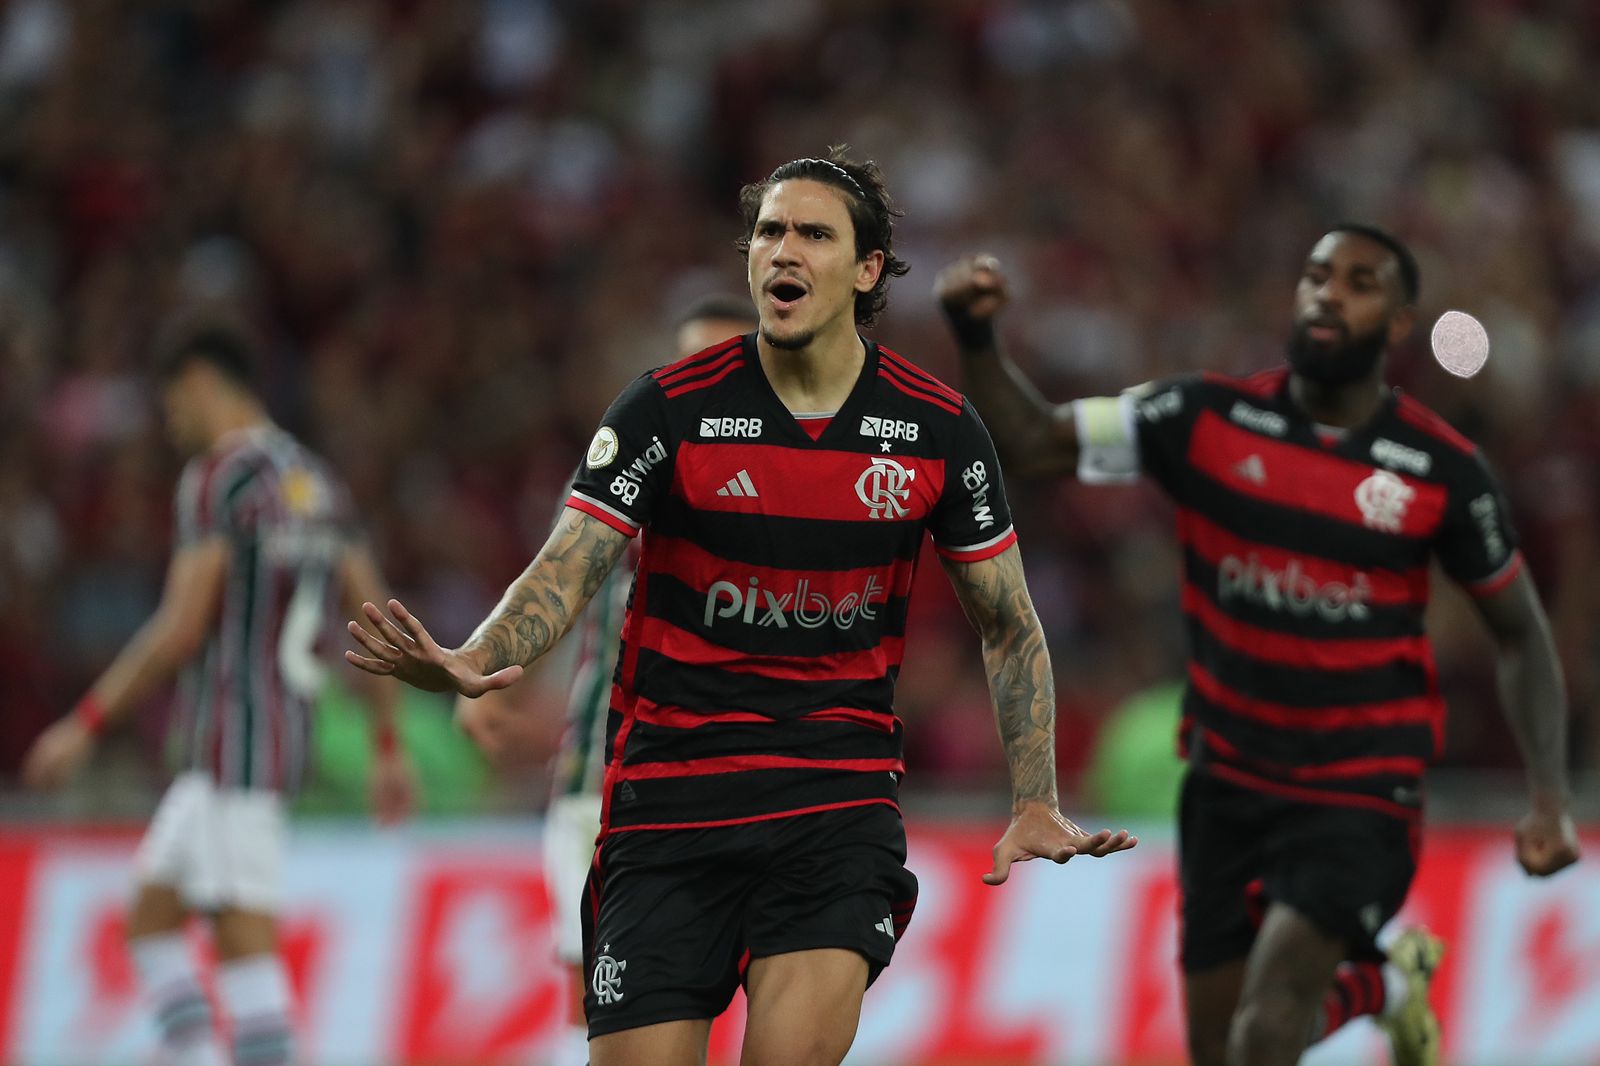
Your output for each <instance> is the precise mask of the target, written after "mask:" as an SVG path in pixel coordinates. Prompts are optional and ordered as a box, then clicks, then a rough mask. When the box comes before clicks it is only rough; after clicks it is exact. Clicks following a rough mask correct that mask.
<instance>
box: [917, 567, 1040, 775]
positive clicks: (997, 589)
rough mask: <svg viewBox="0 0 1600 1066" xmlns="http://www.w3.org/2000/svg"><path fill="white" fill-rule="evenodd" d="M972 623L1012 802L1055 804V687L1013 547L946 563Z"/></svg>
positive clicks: (1037, 622) (1036, 616) (1037, 619)
mask: <svg viewBox="0 0 1600 1066" xmlns="http://www.w3.org/2000/svg"><path fill="white" fill-rule="evenodd" d="M944 567H945V572H946V573H948V574H949V575H950V580H951V583H952V584H954V585H955V589H956V595H957V597H958V598H959V599H960V600H961V607H962V609H963V610H964V611H966V614H967V620H968V621H970V622H971V623H972V625H973V628H974V629H976V630H977V631H978V634H979V636H981V637H982V638H983V662H984V666H985V667H986V668H987V670H988V673H989V692H990V695H991V696H992V697H993V699H994V711H995V721H996V723H997V724H998V726H999V728H1000V742H1001V744H1002V745H1003V746H1004V747H1005V752H1006V761H1007V762H1008V763H1009V764H1010V767H1011V799H1012V805H1013V806H1014V807H1020V806H1021V805H1022V804H1023V803H1025V802H1032V801H1044V802H1048V803H1050V804H1051V805H1054V804H1055V802H1056V747H1055V735H1056V685H1055V677H1054V675H1053V674H1052V672H1051V668H1050V652H1049V649H1048V648H1046V647H1045V641H1044V630H1043V628H1042V627H1041V626H1040V625H1039V616H1038V615H1037V614H1036V613H1035V612H1034V609H1033V600H1032V599H1031V598H1030V597H1029V595H1028V586H1027V583H1026V581H1025V580H1024V578H1023V573H1022V556H1021V554H1020V553H1019V552H1018V551H1017V549H1016V548H1015V547H1011V548H1008V549H1007V550H1006V551H1004V552H1002V553H1001V554H1000V555H997V556H995V557H994V558H993V559H985V560H984V561H982V562H978V563H957V562H950V561H948V560H946V561H945V563H944Z"/></svg>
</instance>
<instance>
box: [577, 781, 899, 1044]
mask: <svg viewBox="0 0 1600 1066" xmlns="http://www.w3.org/2000/svg"><path fill="white" fill-rule="evenodd" d="M905 861H906V835H905V826H904V825H903V824H902V822H901V821H900V812H899V811H897V810H895V809H894V808H893V807H890V806H888V805H887V804H881V803H875V804H871V805H868V806H863V807H850V808H845V809H843V810H837V811H825V812H822V813H819V814H805V815H798V816H795V817H792V818H778V819H773V820H770V821H764V822H751V823H747V824H742V825H732V826H722V827H718V828H714V829H670V830H633V831H629V832H623V833H617V834H615V835H613V836H611V837H608V838H607V839H606V840H605V841H604V842H603V843H602V844H601V846H600V850H599V851H598V852H597V853H596V855H595V863H594V866H593V868H592V869H591V871H590V875H589V884H588V887H587V888H586V889H585V891H584V901H583V954H584V959H585V965H586V967H587V972H586V974H585V977H586V978H587V980H586V986H585V990H584V997H583V1008H584V1014H585V1015H586V1016H587V1017H588V1019H589V1035H590V1036H591V1037H595V1036H600V1035H602V1034H604V1033H612V1032H617V1031H619V1030H622V1029H635V1028H638V1027H639V1026H642V1025H653V1024H655V1023H657V1022H667V1021H678V1020H681V1019H686V1018H714V1017H716V1016H717V1015H719V1014H721V1013H722V1012H723V1011H724V1010H726V1009H727V1007H728V1004H729V1003H730V1002H731V1001H732V1000H733V993H734V991H735V990H736V989H737V988H738V987H739V984H740V982H741V981H742V980H743V977H744V971H745V968H746V967H747V966H748V964H749V961H750V960H751V959H759V958H763V957H765V956H768V955H782V954H785V953H787V952H791V951H806V950H810V949H813V948H846V949H849V950H852V951H857V952H860V953H861V954H862V955H863V956H865V958H866V960H867V965H868V981H867V983H868V984H871V983H872V981H874V980H876V979H877V976H878V974H879V973H881V972H882V971H883V968H884V967H885V966H887V965H889V960H890V958H891V957H892V956H893V955H894V947H895V943H896V941H897V940H898V939H899V937H900V936H901V934H902V933H904V931H905V926H906V923H907V922H909V921H910V920H911V911H912V908H913V907H914V906H915V905H916V898H917V879H916V878H915V877H913V876H912V875H911V872H910V871H909V870H907V869H906V867H905Z"/></svg>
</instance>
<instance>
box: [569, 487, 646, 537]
mask: <svg viewBox="0 0 1600 1066" xmlns="http://www.w3.org/2000/svg"><path fill="white" fill-rule="evenodd" d="M567 506H568V507H570V508H572V509H573V510H574V511H582V512H583V513H584V514H586V515H588V516H589V517H590V518H598V519H599V520H600V521H602V522H604V523H605V524H606V525H608V526H610V527H611V528H612V529H614V530H616V531H617V532H618V533H621V534H622V535H623V536H625V537H637V536H638V535H639V527H638V526H636V525H634V524H632V523H631V522H629V521H628V520H627V519H626V518H623V517H621V516H620V515H618V514H616V513H614V512H612V511H610V510H607V509H606V508H605V507H602V506H601V505H600V504H598V503H593V502H591V501H589V500H586V499H584V498H583V497H581V496H579V495H577V494H576V493H574V494H573V495H571V496H569V497H567Z"/></svg>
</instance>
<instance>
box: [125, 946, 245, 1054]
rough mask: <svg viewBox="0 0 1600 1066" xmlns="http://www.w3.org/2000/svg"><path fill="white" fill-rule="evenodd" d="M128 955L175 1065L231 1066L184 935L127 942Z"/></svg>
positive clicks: (167, 1052) (163, 1044) (163, 1045)
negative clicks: (131, 959) (223, 1050)
mask: <svg viewBox="0 0 1600 1066" xmlns="http://www.w3.org/2000/svg"><path fill="white" fill-rule="evenodd" d="M128 952H129V954H131V955H132V956H133V968H134V970H135V971H137V973H138V975H139V987H140V991H141V992H142V993H143V995H144V1001H145V1003H146V1005H147V1006H148V1007H149V1008H150V1012H151V1014H152V1015H153V1016H154V1018H155V1023H156V1029H157V1031H158V1032H159V1033H160V1034H161V1046H162V1048H163V1049H165V1051H166V1057H167V1059H168V1060H169V1061H170V1062H171V1063H172V1066H228V1057H227V1056H226V1055H224V1054H223V1052H222V1044H221V1043H220V1042H219V1041H218V1040H217V1031H216V1026H215V1025H214V1024H213V1022H212V1018H211V1004H210V1002H208V1001H207V1000H206V995H205V992H204V991H202V990H201V988H200V975H199V973H198V972H197V971H196V969H195V965H194V960H193V959H192V958H191V957H190V955H189V946H188V944H187V943H185V941H184V938H183V934H182V933H160V934H157V935H155V936H142V937H139V938H137V939H135V940H130V941H129V942H128Z"/></svg>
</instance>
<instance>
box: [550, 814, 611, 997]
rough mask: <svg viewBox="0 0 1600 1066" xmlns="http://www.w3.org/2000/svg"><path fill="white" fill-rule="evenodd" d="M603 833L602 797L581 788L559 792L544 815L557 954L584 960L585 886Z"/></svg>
mask: <svg viewBox="0 0 1600 1066" xmlns="http://www.w3.org/2000/svg"><path fill="white" fill-rule="evenodd" d="M599 835H600V797H599V796H597V795H594V794H593V793H587V792H580V793H577V794H575V795H571V796H557V797H556V798H555V799H553V800H551V801H550V809H549V810H548V811H546V812H545V817H544V870H545V881H546V882H547V883H548V884H549V886H550V899H551V908H552V910H551V925H552V926H553V927H554V932H555V940H556V955H557V956H558V957H559V958H560V959H561V961H562V962H565V963H570V964H571V965H573V966H581V965H582V964H583V886H584V883H585V882H587V881H588V879H589V866H590V864H591V863H592V862H594V838H595V837H597V836H599Z"/></svg>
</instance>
